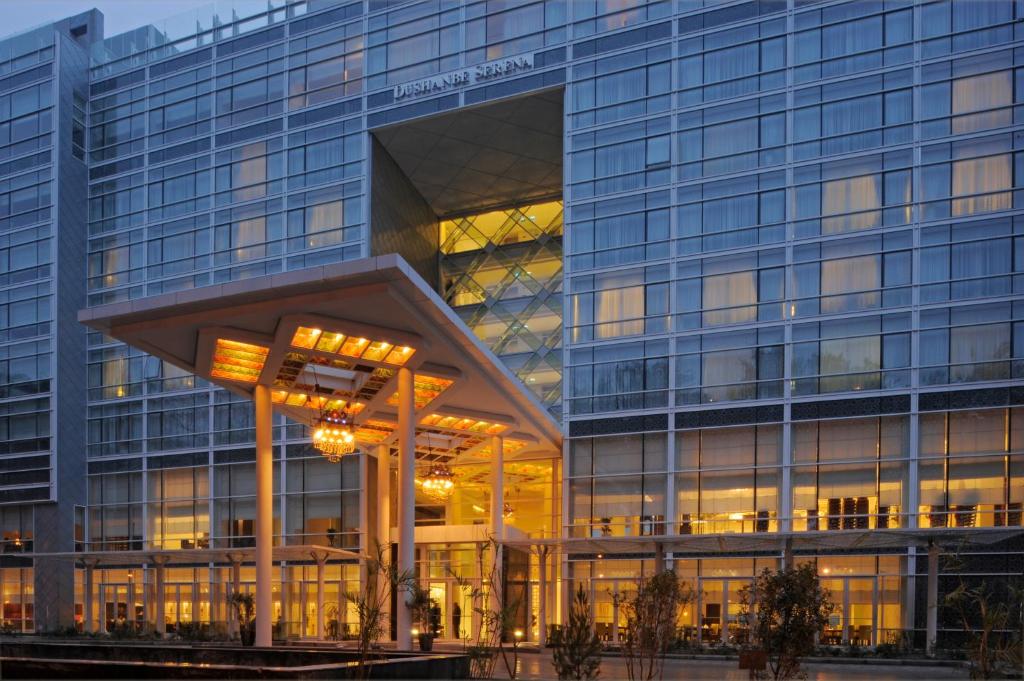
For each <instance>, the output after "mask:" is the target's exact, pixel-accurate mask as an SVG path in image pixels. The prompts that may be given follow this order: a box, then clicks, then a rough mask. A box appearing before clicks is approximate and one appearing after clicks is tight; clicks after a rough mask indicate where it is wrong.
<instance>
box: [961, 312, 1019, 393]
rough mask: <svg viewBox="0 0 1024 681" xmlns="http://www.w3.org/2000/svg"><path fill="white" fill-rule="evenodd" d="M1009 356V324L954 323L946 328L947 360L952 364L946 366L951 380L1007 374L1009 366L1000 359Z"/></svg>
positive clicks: (995, 376) (995, 377)
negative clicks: (958, 324) (947, 334)
mask: <svg viewBox="0 0 1024 681" xmlns="http://www.w3.org/2000/svg"><path fill="white" fill-rule="evenodd" d="M1009 358H1010V325H1009V324H982V325H979V326H958V327H954V328H952V329H950V330H949V363H950V364H951V365H954V366H951V367H950V370H949V376H950V380H951V381H978V380H999V379H1001V378H1009V376H1008V375H1007V372H1008V369H1009V366H1008V364H1007V362H1005V361H1001V360H1008V359H1009ZM992 362H995V364H992ZM986 363H988V364H986ZM957 365H959V366H957Z"/></svg>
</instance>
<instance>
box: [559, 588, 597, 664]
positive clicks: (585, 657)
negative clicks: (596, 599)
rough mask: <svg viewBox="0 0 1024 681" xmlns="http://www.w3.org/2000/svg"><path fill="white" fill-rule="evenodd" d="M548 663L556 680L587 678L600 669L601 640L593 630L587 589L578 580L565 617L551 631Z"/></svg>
mask: <svg viewBox="0 0 1024 681" xmlns="http://www.w3.org/2000/svg"><path fill="white" fill-rule="evenodd" d="M551 645H552V646H553V647H554V653H553V655H552V660H551V661H552V664H553V665H554V667H555V673H556V674H558V678H559V679H560V680H563V681H564V680H565V679H572V680H573V681H589V680H590V679H596V678H597V677H598V675H599V674H600V673H601V669H600V667H601V640H600V639H599V638H598V637H597V634H596V633H594V620H593V618H592V617H591V616H590V604H589V602H588V599H587V592H586V591H585V590H584V589H583V585H582V584H580V585H579V586H578V587H576V594H575V596H574V597H573V600H572V608H571V609H570V610H569V621H568V622H566V624H565V626H564V627H559V628H557V629H554V630H552V632H551Z"/></svg>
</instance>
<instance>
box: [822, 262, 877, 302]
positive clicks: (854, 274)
mask: <svg viewBox="0 0 1024 681" xmlns="http://www.w3.org/2000/svg"><path fill="white" fill-rule="evenodd" d="M879 264H880V258H879V256H877V255H862V256H858V257H856V258H841V259H838V260H824V261H822V263H821V293H822V295H835V294H840V293H852V292H854V291H870V290H872V289H877V288H880V287H881V285H882V272H881V268H880V267H879Z"/></svg>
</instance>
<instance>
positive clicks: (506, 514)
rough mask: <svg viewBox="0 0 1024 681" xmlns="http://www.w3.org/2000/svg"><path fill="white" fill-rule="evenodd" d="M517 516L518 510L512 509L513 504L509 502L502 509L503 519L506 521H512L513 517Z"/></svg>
mask: <svg viewBox="0 0 1024 681" xmlns="http://www.w3.org/2000/svg"><path fill="white" fill-rule="evenodd" d="M515 514H516V510H515V509H514V508H512V504H510V503H508V502H507V501H506V502H505V503H504V504H503V505H502V507H501V517H502V518H503V519H505V520H512V516H514V515H515Z"/></svg>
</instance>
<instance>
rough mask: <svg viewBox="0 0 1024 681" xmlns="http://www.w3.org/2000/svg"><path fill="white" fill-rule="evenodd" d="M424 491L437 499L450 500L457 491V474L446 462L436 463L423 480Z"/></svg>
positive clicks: (431, 466)
mask: <svg viewBox="0 0 1024 681" xmlns="http://www.w3.org/2000/svg"><path fill="white" fill-rule="evenodd" d="M421 487H422V489H423V493H424V494H426V495H427V496H428V497H430V498H431V499H433V500H435V501H448V498H449V497H450V496H451V495H452V492H454V491H455V474H454V473H452V469H450V468H448V466H445V465H444V464H440V463H434V464H431V465H430V468H429V469H427V474H426V475H425V476H423V480H422V482H421Z"/></svg>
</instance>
